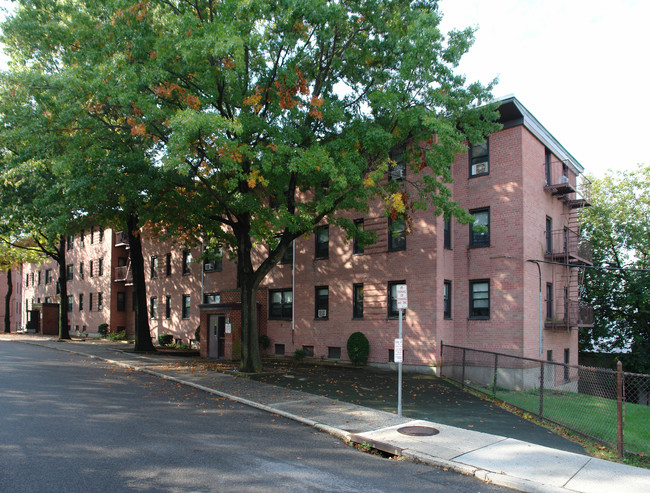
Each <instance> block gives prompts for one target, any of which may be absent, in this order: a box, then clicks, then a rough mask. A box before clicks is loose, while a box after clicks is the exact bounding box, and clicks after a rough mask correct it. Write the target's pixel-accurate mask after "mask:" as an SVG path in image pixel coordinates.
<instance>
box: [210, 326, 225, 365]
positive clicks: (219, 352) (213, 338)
mask: <svg viewBox="0 0 650 493" xmlns="http://www.w3.org/2000/svg"><path fill="white" fill-rule="evenodd" d="M208 329H209V334H210V345H209V346H208V352H209V354H208V356H210V358H223V357H224V356H225V353H224V346H225V343H226V317H225V315H210V318H209V319H208Z"/></svg>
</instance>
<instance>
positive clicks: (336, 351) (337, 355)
mask: <svg viewBox="0 0 650 493" xmlns="http://www.w3.org/2000/svg"><path fill="white" fill-rule="evenodd" d="M327 358H328V359H341V348H340V347H328V348H327Z"/></svg>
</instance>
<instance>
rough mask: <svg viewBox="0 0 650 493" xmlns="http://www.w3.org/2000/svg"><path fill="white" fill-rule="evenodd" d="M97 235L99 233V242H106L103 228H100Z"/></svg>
mask: <svg viewBox="0 0 650 493" xmlns="http://www.w3.org/2000/svg"><path fill="white" fill-rule="evenodd" d="M97 233H99V242H100V243H102V242H103V241H104V229H103V228H99V230H98V231H97Z"/></svg>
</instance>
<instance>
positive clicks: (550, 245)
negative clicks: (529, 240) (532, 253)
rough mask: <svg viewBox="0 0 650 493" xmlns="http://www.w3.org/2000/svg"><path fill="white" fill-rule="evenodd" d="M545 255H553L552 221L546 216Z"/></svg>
mask: <svg viewBox="0 0 650 493" xmlns="http://www.w3.org/2000/svg"><path fill="white" fill-rule="evenodd" d="M546 253H553V219H551V218H550V217H548V216H546Z"/></svg>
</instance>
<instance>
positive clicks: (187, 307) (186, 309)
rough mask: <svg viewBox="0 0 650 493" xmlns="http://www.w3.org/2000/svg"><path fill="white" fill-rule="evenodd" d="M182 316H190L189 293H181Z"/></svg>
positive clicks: (185, 317)
mask: <svg viewBox="0 0 650 493" xmlns="http://www.w3.org/2000/svg"><path fill="white" fill-rule="evenodd" d="M183 318H184V319H187V318H190V295H189V294H184V295H183Z"/></svg>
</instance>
